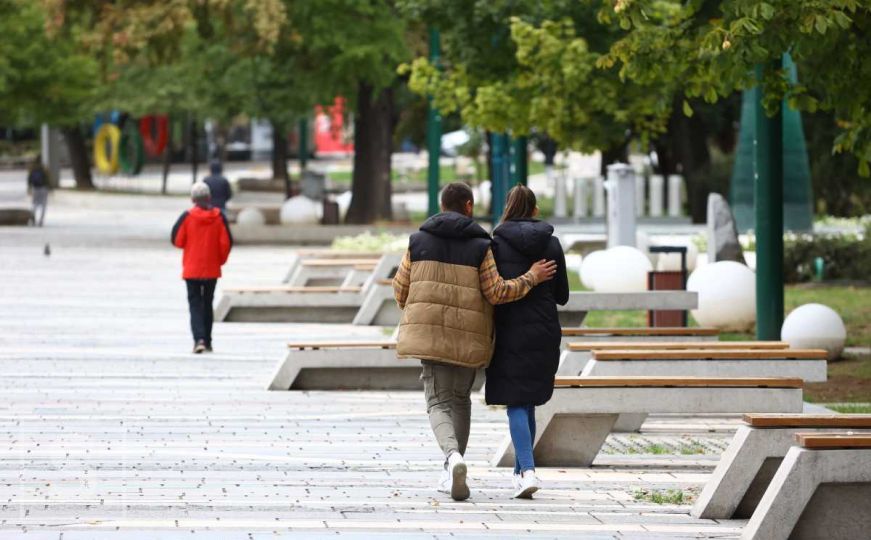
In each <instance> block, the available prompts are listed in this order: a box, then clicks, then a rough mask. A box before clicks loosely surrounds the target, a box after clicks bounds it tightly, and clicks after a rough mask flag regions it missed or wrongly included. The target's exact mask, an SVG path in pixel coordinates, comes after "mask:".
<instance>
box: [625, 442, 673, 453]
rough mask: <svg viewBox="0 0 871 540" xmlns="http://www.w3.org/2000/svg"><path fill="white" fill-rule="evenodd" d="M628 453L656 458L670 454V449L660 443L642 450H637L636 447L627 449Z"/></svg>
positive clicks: (645, 446)
mask: <svg viewBox="0 0 871 540" xmlns="http://www.w3.org/2000/svg"><path fill="white" fill-rule="evenodd" d="M626 452H627V453H628V454H653V455H656V456H660V455H663V454H669V453H670V452H669V450H668V448H666V447H665V446H663V445H661V444H658V443H650V444H647V445H644V446H642V447H640V448H635V447H634V446H631V447H629V448H628V449H627V451H626Z"/></svg>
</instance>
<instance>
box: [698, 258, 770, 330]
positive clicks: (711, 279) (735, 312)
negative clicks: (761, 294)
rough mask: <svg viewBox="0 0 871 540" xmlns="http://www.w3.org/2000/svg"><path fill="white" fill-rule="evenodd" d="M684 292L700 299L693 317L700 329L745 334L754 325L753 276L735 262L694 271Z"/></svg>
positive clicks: (749, 271)
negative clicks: (707, 328) (709, 328)
mask: <svg viewBox="0 0 871 540" xmlns="http://www.w3.org/2000/svg"><path fill="white" fill-rule="evenodd" d="M687 290H689V291H695V292H696V293H698V295H699V307H698V309H694V310H692V314H693V317H694V318H695V319H696V322H698V323H699V324H700V325H702V326H712V327H714V328H717V329H719V330H728V331H744V330H749V329H750V328H752V327H753V324H754V323H755V322H756V274H754V273H753V270H750V269H749V268H747V267H746V266H744V265H743V264H740V263H736V262H734V261H718V262H714V263H709V264H706V265H704V266H701V267H699V268H697V269H696V270H695V271H694V272H693V273H692V274H690V277H689V279H688V280H687Z"/></svg>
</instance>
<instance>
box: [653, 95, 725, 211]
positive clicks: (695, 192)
mask: <svg viewBox="0 0 871 540" xmlns="http://www.w3.org/2000/svg"><path fill="white" fill-rule="evenodd" d="M708 136H709V133H708V129H707V126H705V123H704V121H703V120H702V119H701V118H700V116H699V115H698V114H696V115H693V116H692V117H687V116H686V115H685V114H683V111H682V110H681V107H680V106H677V105H676V106H675V107H674V111H673V112H672V114H671V118H670V119H669V121H668V135H666V136H665V137H664V138H663V139H662V140H661V141H659V142H657V144H656V148H657V157H658V158H659V163H660V167H659V169H660V173H661V174H663V175H668V174H682V175H683V177H684V181H685V183H686V188H687V202H688V204H689V214H690V216H691V217H692V220H693V222H694V223H704V222H705V220H706V219H707V215H706V214H707V208H708V194H709V193H710V192H711V189H712V187H713V179H712V178H711V154H710V150H709V148H708ZM666 185H668V183H667V182H666Z"/></svg>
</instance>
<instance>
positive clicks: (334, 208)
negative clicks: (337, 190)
mask: <svg viewBox="0 0 871 540" xmlns="http://www.w3.org/2000/svg"><path fill="white" fill-rule="evenodd" d="M338 224H339V203H337V202H336V201H331V200H329V199H324V216H323V217H322V218H321V225H338Z"/></svg>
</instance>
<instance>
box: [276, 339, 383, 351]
mask: <svg viewBox="0 0 871 540" xmlns="http://www.w3.org/2000/svg"><path fill="white" fill-rule="evenodd" d="M287 346H288V348H291V349H300V350H303V349H395V348H396V342H395V341H348V342H344V343H343V342H340V341H339V342H300V343H288V344H287Z"/></svg>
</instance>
